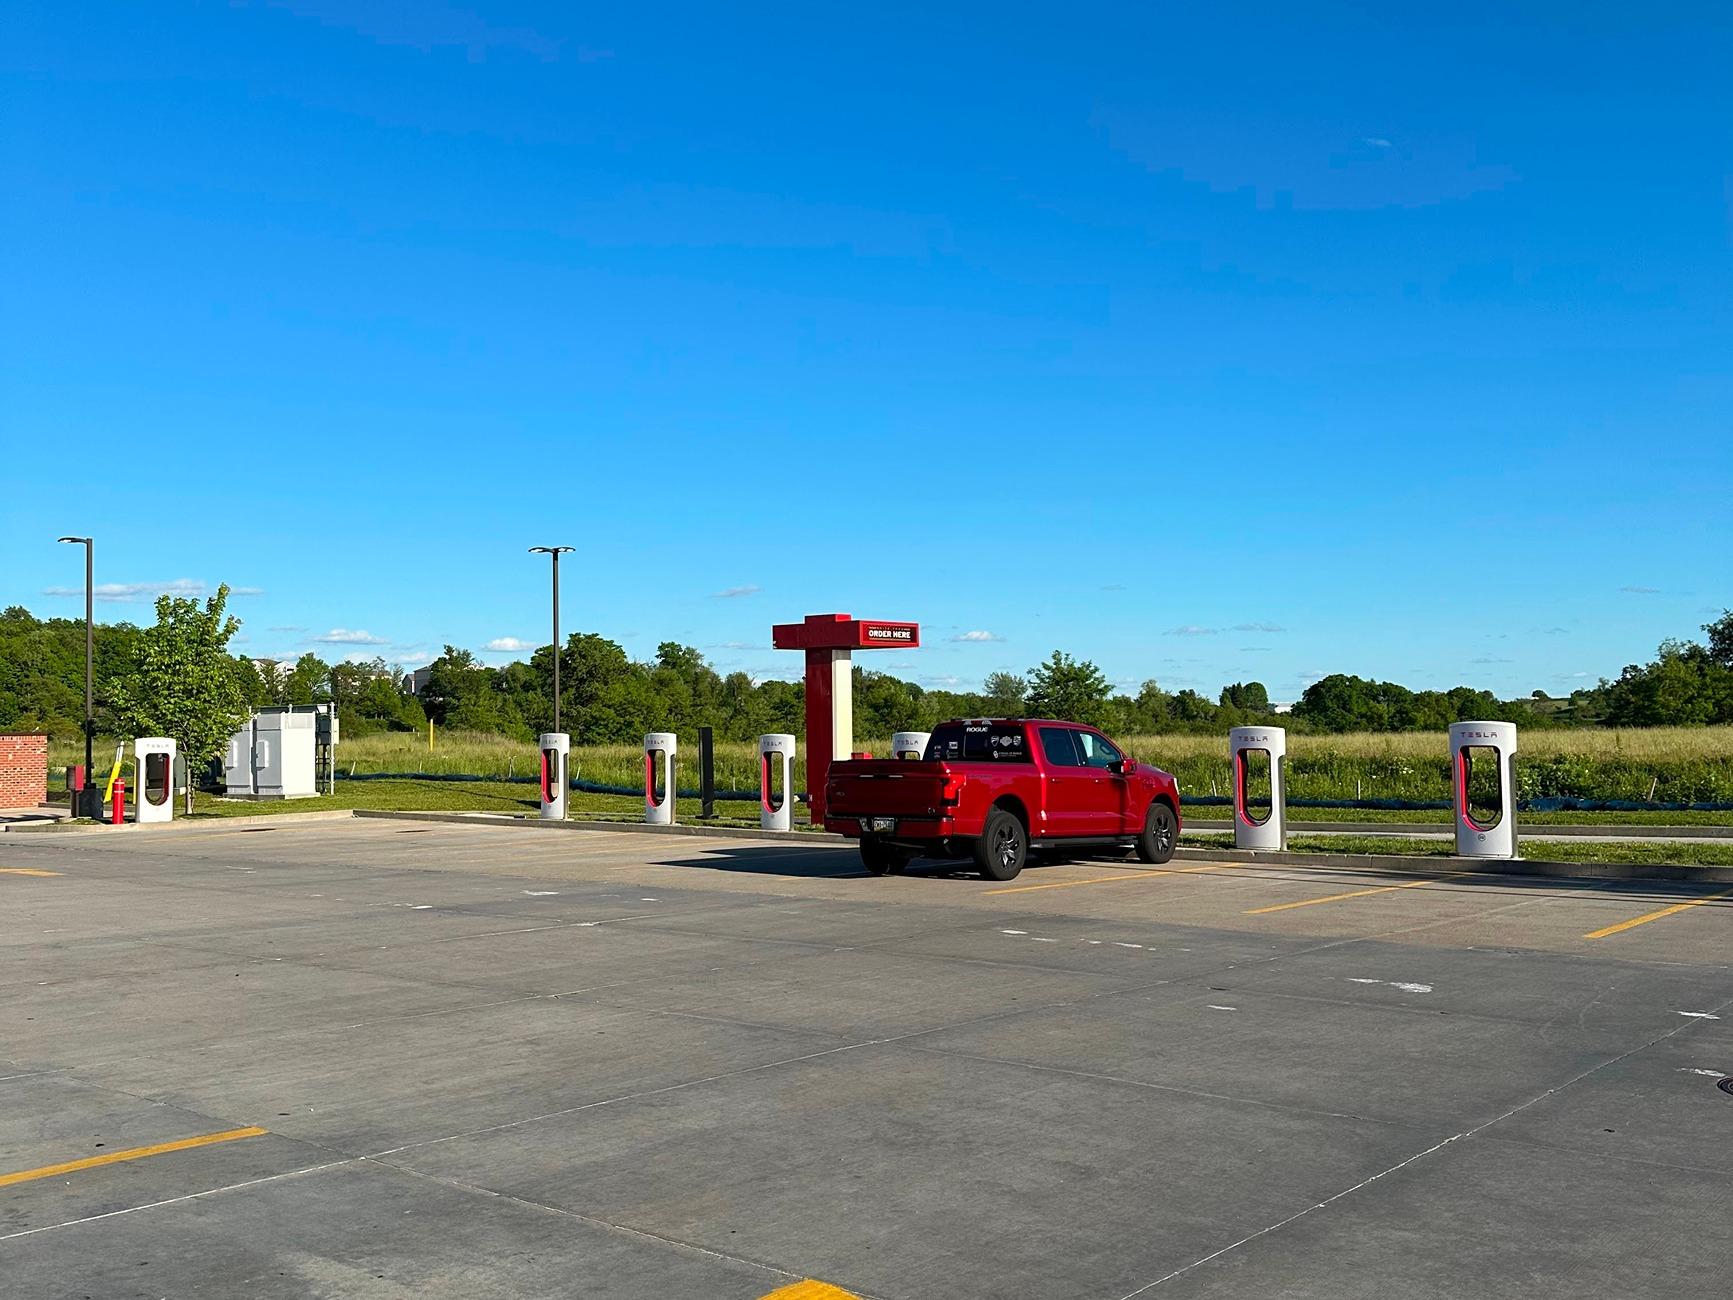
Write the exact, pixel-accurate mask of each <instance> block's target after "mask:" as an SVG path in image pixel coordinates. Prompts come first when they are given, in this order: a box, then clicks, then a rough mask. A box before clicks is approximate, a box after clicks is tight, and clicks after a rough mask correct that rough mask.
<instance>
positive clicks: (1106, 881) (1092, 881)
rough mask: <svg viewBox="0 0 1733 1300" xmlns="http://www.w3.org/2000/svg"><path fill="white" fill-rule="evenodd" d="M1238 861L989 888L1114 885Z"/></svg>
mask: <svg viewBox="0 0 1733 1300" xmlns="http://www.w3.org/2000/svg"><path fill="white" fill-rule="evenodd" d="M1240 865H1242V864H1240V863H1238V862H1212V863H1210V864H1209V866H1207V867H1183V868H1179V869H1170V868H1167V867H1155V868H1153V869H1152V870H1149V871H1121V872H1119V873H1117V874H1116V875H1111V876H1091V877H1089V879H1088V880H1055V881H1053V882H1052V883H1051V884H1046V885H1013V886H1012V887H1011V888H1010V889H989V890H988V891H987V893H989V894H1026V893H1028V892H1029V891H1030V890H1032V889H1070V888H1071V887H1072V886H1073V885H1113V884H1118V883H1119V882H1120V881H1122V880H1147V879H1148V878H1149V877H1150V876H1195V875H1196V874H1197V873H1198V872H1200V871H1220V870H1221V869H1222V868H1223V867H1237V866H1240Z"/></svg>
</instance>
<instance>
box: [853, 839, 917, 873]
mask: <svg viewBox="0 0 1733 1300" xmlns="http://www.w3.org/2000/svg"><path fill="white" fill-rule="evenodd" d="M913 858H914V854H912V853H910V852H908V851H907V850H906V849H899V848H895V847H893V846H892V845H889V844H886V843H884V842H883V841H881V840H869V839H863V840H861V842H860V861H861V865H862V866H863V867H865V868H866V869H867V870H868V871H870V872H872V873H873V875H875V876H900V875H902V874H903V868H904V867H906V866H908V865H909V862H910V861H911V860H912V859H913Z"/></svg>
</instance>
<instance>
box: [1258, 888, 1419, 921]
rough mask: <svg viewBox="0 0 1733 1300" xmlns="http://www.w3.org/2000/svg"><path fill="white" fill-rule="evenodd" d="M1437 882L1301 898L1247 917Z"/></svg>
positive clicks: (1259, 909) (1260, 909)
mask: <svg viewBox="0 0 1733 1300" xmlns="http://www.w3.org/2000/svg"><path fill="white" fill-rule="evenodd" d="M1438 883H1439V882H1438V881H1437V880H1410V881H1408V882H1407V883H1406V884H1402V885H1380V886H1378V888H1376V889H1356V890H1354V891H1353V892H1351V893H1347V894H1330V895H1328V896H1326V897H1324V898H1302V899H1301V900H1300V901H1299V902H1297V903H1277V904H1275V905H1274V906H1273V907H1254V908H1252V909H1250V910H1249V911H1247V912H1246V915H1247V916H1262V915H1264V913H1266V912H1285V911H1287V910H1288V909H1289V908H1290V907H1312V906H1315V905H1316V904H1318V903H1340V902H1341V901H1342V900H1343V899H1345V898H1365V897H1366V895H1368V894H1388V893H1389V892H1390V891H1391V890H1393V889H1418V888H1419V887H1420V886H1421V885H1436V884H1438Z"/></svg>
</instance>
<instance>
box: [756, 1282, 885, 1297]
mask: <svg viewBox="0 0 1733 1300" xmlns="http://www.w3.org/2000/svg"><path fill="white" fill-rule="evenodd" d="M758 1300H860V1297H859V1296H857V1295H855V1294H854V1292H852V1291H844V1290H843V1289H842V1288H841V1287H836V1286H832V1285H831V1284H830V1283H828V1282H814V1281H813V1280H812V1279H811V1278H808V1279H807V1280H806V1281H804V1282H795V1283H792V1284H791V1285H789V1286H780V1287H777V1288H776V1290H774V1291H772V1292H770V1293H769V1294H768V1295H762V1296H760V1297H759V1298H758Z"/></svg>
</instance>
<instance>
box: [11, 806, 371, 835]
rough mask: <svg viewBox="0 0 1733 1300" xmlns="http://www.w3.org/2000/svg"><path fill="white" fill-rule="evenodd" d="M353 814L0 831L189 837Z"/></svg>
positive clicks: (27, 825)
mask: <svg viewBox="0 0 1733 1300" xmlns="http://www.w3.org/2000/svg"><path fill="white" fill-rule="evenodd" d="M352 815H353V814H352V811H351V810H350V809H348V808H329V809H321V810H320V811H319V812H301V813H274V814H266V815H262V816H258V817H201V818H199V819H198V820H196V821H188V820H187V819H186V818H184V817H177V818H175V819H174V820H173V821H172V822H144V823H143V824H140V823H139V822H125V823H123V824H122V825H119V826H111V825H109V824H108V823H107V822H101V823H93V822H85V821H73V820H71V819H65V820H61V821H52V822H47V821H45V822H19V823H14V824H12V825H9V826H0V831H8V832H13V833H16V834H24V835H116V834H119V835H131V834H141V835H158V834H161V835H174V834H178V833H182V832H185V833H187V834H191V833H192V832H194V831H214V830H223V829H225V828H226V827H229V826H281V825H283V824H284V823H285V822H286V823H288V824H289V825H291V826H293V825H294V824H295V823H296V822H330V821H336V820H338V819H339V818H343V819H347V818H349V817H350V816H352Z"/></svg>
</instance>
